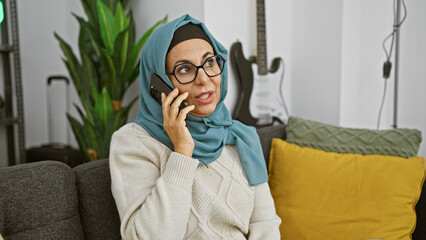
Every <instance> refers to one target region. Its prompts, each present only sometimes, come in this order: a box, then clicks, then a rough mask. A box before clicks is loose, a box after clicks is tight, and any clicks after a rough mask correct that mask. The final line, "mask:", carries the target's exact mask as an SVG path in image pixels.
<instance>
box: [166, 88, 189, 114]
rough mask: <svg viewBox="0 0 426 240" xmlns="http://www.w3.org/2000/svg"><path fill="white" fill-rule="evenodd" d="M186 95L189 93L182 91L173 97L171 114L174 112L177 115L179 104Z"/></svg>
mask: <svg viewBox="0 0 426 240" xmlns="http://www.w3.org/2000/svg"><path fill="white" fill-rule="evenodd" d="M188 95H189V93H188V92H184V93H182V94H181V95H179V96H178V97H177V98H176V99H175V101H174V102H173V103H172V105H171V111H170V113H171V114H176V115H174V116H177V114H178V113H179V107H180V105H181V104H182V102H183V101H184V100H185V99H187V98H188Z"/></svg>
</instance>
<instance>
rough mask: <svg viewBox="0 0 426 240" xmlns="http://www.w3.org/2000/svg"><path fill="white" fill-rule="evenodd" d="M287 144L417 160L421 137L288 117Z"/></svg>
mask: <svg viewBox="0 0 426 240" xmlns="http://www.w3.org/2000/svg"><path fill="white" fill-rule="evenodd" d="M286 135H287V141H288V142H290V143H293V144H297V145H299V146H302V147H310V148H315V149H320V150H323V151H326V152H338V153H359V154H380V155H392V156H399V157H404V158H408V157H413V156H417V153H418V151H419V147H420V143H421V141H422V135H421V132H420V131H419V130H416V129H403V128H398V129H390V130H369V129H359V128H344V127H338V126H333V125H329V124H324V123H320V122H315V121H310V120H306V119H301V118H297V117H293V116H291V117H289V119H288V124H287V127H286Z"/></svg>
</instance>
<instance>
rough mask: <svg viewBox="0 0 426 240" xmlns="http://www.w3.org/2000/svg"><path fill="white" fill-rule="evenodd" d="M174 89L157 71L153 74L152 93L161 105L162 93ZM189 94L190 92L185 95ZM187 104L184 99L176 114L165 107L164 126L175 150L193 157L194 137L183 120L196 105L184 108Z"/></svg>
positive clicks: (167, 93)
mask: <svg viewBox="0 0 426 240" xmlns="http://www.w3.org/2000/svg"><path fill="white" fill-rule="evenodd" d="M172 91H173V89H172V88H171V87H169V85H167V84H166V83H165V82H164V81H163V80H162V79H161V78H160V77H159V76H158V75H156V74H155V73H153V74H152V75H151V85H150V94H151V96H152V97H153V98H154V99H155V100H156V101H157V102H158V103H159V104H160V105H161V104H162V103H161V94H162V93H165V94H166V95H167V96H168V95H169V94H170V92H172ZM184 94H185V93H184ZM187 94H188V93H186V94H185V95H187ZM173 96H174V95H173ZM180 97H181V98H182V97H184V96H182V95H181V96H180ZM166 102H167V103H170V102H171V103H170V105H171V104H172V103H173V102H174V100H173V101H170V99H168V100H166ZM187 106H188V103H187V102H185V101H183V102H182V103H181V104H180V106H179V113H178V114H176V115H175V114H170V108H167V107H163V118H164V123H163V128H164V130H165V131H166V133H167V135H168V136H169V137H170V140H171V141H172V143H173V149H174V151H175V152H177V153H180V154H182V155H185V156H188V157H192V153H193V150H194V139H193V138H192V136H191V133H190V132H189V130H188V128H187V127H186V126H185V124H182V122H184V121H185V118H186V115H187V114H188V112H189V111H191V110H193V109H194V108H195V107H194V106H193V105H192V106H191V107H188V108H186V109H185V110H184V108H185V107H187ZM165 109H166V110H165ZM182 110H183V111H182ZM181 111H182V112H181Z"/></svg>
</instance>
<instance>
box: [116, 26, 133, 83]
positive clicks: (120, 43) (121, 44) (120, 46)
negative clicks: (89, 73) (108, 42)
mask: <svg viewBox="0 0 426 240" xmlns="http://www.w3.org/2000/svg"><path fill="white" fill-rule="evenodd" d="M128 52H129V31H128V29H125V30H124V31H122V32H121V33H120V34H118V36H117V38H116V40H115V44H114V54H113V56H114V62H115V65H116V66H117V68H118V70H119V72H120V73H121V74H120V75H121V76H124V74H122V73H124V68H125V67H126V66H127V65H128V63H127V56H128ZM122 80H123V81H125V79H122Z"/></svg>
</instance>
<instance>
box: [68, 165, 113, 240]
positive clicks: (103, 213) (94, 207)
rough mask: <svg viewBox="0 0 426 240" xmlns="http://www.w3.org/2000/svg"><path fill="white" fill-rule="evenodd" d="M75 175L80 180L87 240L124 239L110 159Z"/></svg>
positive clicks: (79, 187)
mask: <svg viewBox="0 0 426 240" xmlns="http://www.w3.org/2000/svg"><path fill="white" fill-rule="evenodd" d="M73 171H74V173H75V176H76V179H77V188H78V198H79V209H80V218H81V223H82V225H83V232H84V239H86V240H93V239H99V240H101V239H121V235H120V217H119V215H118V210H117V207H116V205H115V201H114V198H113V196H112V193H111V175H110V171H109V161H108V159H102V160H97V161H94V162H90V163H85V164H82V165H79V166H77V167H75V168H73Z"/></svg>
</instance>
